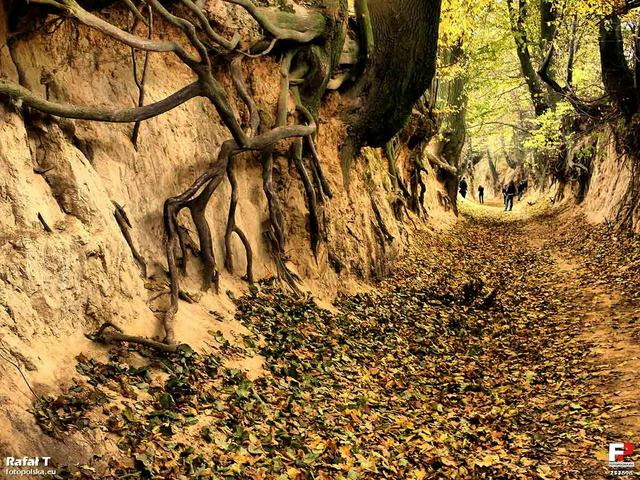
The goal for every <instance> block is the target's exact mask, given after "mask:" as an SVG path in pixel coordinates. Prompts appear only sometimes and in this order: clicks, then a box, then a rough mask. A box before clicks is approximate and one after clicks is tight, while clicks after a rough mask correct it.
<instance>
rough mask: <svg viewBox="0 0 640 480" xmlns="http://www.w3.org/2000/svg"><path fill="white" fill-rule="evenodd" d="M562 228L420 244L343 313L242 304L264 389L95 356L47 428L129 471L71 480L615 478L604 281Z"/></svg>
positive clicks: (47, 406) (206, 363) (274, 297)
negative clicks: (602, 376)
mask: <svg viewBox="0 0 640 480" xmlns="http://www.w3.org/2000/svg"><path fill="white" fill-rule="evenodd" d="M545 222H546V220H545V219H533V220H529V221H528V222H525V221H520V220H517V221H510V222H504V221H501V220H500V219H499V218H494V217H492V216H491V215H488V216H483V217H482V218H475V219H471V220H469V219H468V220H466V221H463V222H461V223H460V224H459V226H457V227H456V228H455V229H454V230H453V231H450V232H445V233H441V234H425V235H416V240H415V242H414V243H413V244H412V246H411V249H410V252H408V254H407V255H406V257H405V258H404V259H403V260H402V261H401V262H400V263H399V265H398V266H397V269H396V271H395V273H394V274H393V275H392V276H391V277H390V278H389V279H387V280H385V281H383V282H382V283H380V284H379V285H378V286H377V288H376V289H375V290H374V291H372V292H369V293H362V294H357V295H343V296H340V297H339V298H337V299H336V301H335V307H336V308H335V310H334V311H331V312H330V311H328V310H324V309H322V308H319V307H318V306H317V304H316V303H315V302H314V300H313V299H312V298H311V297H305V298H301V299H295V298H292V297H291V296H289V295H287V294H286V293H285V292H283V291H282V290H281V289H280V288H279V287H278V286H277V285H276V284H275V283H274V282H273V281H265V282H262V283H260V284H259V285H258V286H257V288H254V289H252V290H251V291H250V292H249V293H248V294H247V295H245V296H243V297H241V298H239V299H237V300H236V303H237V318H238V319H239V320H240V321H241V322H242V323H243V324H244V325H245V326H247V327H248V329H249V330H250V331H251V332H253V334H252V335H249V336H246V337H245V338H244V339H243V344H244V345H243V346H242V347H234V348H233V355H234V356H237V355H238V353H239V352H241V351H244V353H245V354H246V355H247V356H251V355H255V354H260V355H262V356H263V357H264V358H265V370H266V372H267V373H266V375H264V376H263V377H261V378H258V379H256V380H254V381H250V380H249V379H248V378H247V377H246V375H245V373H244V372H242V371H240V370H235V369H230V368H227V367H225V366H224V365H225V363H224V355H225V352H224V349H222V351H220V352H218V353H216V354H206V355H205V354H200V353H197V352H194V351H192V350H191V349H190V348H188V347H186V346H184V347H183V348H181V349H180V351H179V352H178V353H177V354H175V355H172V356H170V357H166V358H161V357H157V356H155V354H154V353H153V352H149V351H146V350H142V349H138V348H131V349H127V348H123V347H118V348H113V349H112V352H111V356H110V360H109V362H107V363H101V362H97V361H95V360H92V359H88V358H86V357H79V358H78V360H79V364H78V371H79V373H80V374H81V375H82V376H83V380H81V379H79V380H78V381H77V384H76V385H75V386H73V387H72V388H70V389H69V392H67V393H65V395H62V396H61V397H59V398H57V399H53V398H48V399H45V400H43V401H41V402H40V403H38V404H37V405H35V407H34V411H35V412H36V418H37V419H38V421H39V423H40V425H41V426H42V428H43V430H45V431H46V432H47V433H50V434H55V435H65V434H69V433H68V432H73V431H77V430H82V429H101V430H103V431H106V432H108V433H107V435H109V436H111V437H112V438H114V439H115V441H116V442H117V444H118V447H119V449H120V451H121V454H120V455H119V456H117V455H116V456H113V455H112V456H111V458H110V459H107V458H106V457H105V458H104V459H99V461H98V462H97V464H96V465H94V466H69V467H68V468H65V469H62V470H60V472H59V475H58V477H59V478H90V479H93V478H96V479H97V478H107V479H109V478H113V479H116V478H125V477H126V478H141V479H144V478H166V479H174V478H175V479H183V478H184V479H253V480H259V479H278V480H286V479H292V480H303V479H338V480H341V479H377V478H380V479H384V478H387V479H404V478H406V479H425V478H442V479H474V478H479V479H480V478H486V479H533V478H541V479H560V478H562V479H592V478H593V479H595V478H604V475H605V474H606V470H605V465H606V464H605V462H603V461H602V459H601V456H602V455H601V452H602V451H603V450H604V449H605V448H606V443H607V442H608V441H609V440H611V438H609V436H610V435H609V430H610V426H608V424H607V423H608V415H609V408H608V407H607V405H605V403H604V400H603V397H602V395H600V393H599V390H598V382H599V377H598V374H597V372H594V371H590V370H587V368H586V366H587V365H590V364H589V363H588V361H587V360H588V357H589V355H590V345H589V344H588V342H585V341H584V340H583V339H581V338H580V336H581V334H582V333H583V330H584V325H583V321H584V318H585V312H583V308H584V305H583V304H582V303H581V298H582V297H581V293H582V290H581V288H582V286H581V284H580V282H581V281H588V280H586V279H577V280H575V281H572V282H569V283H567V278H566V275H565V273H563V272H562V270H561V269H558V266H557V261H556V260H555V259H554V256H553V255H552V250H553V251H554V252H557V251H559V250H558V249H563V250H562V251H564V252H573V250H572V249H577V248H579V247H578V246H575V245H572V244H568V240H567V239H566V238H565V237H564V232H561V231H559V230H558V229H555V230H553V229H552V227H551V225H550V224H547V223H545ZM531 225H534V226H535V228H537V229H538V230H537V231H536V232H537V233H538V234H540V233H541V234H542V235H543V236H544V237H545V238H544V241H542V242H537V243H536V242H531V241H530V236H531V233H532V232H531V228H532V227H531ZM554 238H557V239H558V242H556V243H554V242H553V239H554ZM597 242H598V240H597V239H594V240H593V244H594V245H597V244H598V243H597ZM541 245H542V246H541ZM569 254H572V255H577V253H569ZM621 258H622V257H621ZM585 275H587V276H588V275H589V274H588V273H585ZM585 278H586V277H585ZM617 279H618V277H616V276H615V275H613V274H612V276H611V277H610V281H611V282H612V283H613V284H616V285H618V283H619V284H620V285H626V283H625V282H624V281H622V280H619V281H618V282H616V280H617ZM631 288H632V287H631ZM139 355H143V356H144V357H145V358H146V359H147V363H148V365H147V366H146V367H133V366H132V362H131V359H132V357H133V356H136V357H138V356H139ZM136 364H139V361H137V363H136ZM65 432H67V433H65Z"/></svg>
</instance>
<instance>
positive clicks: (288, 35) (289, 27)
mask: <svg viewBox="0 0 640 480" xmlns="http://www.w3.org/2000/svg"><path fill="white" fill-rule="evenodd" d="M225 1H227V2H229V3H235V4H236V5H241V6H242V7H244V9H245V10H247V12H249V14H250V15H251V16H252V17H253V18H254V19H255V20H256V21H257V22H258V23H259V24H260V26H261V27H262V28H264V29H265V30H266V31H267V32H269V33H270V34H271V35H272V36H273V37H275V38H277V39H278V40H293V41H295V42H298V43H308V42H311V41H312V40H315V39H316V38H318V37H320V36H322V35H323V34H324V33H325V30H326V20H325V18H324V15H322V14H321V13H320V12H317V11H314V10H307V11H306V12H304V13H303V12H296V13H291V12H287V11H284V10H280V9H279V8H277V7H259V6H256V5H255V4H254V3H253V2H252V1H251V0H225Z"/></svg>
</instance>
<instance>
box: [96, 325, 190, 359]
mask: <svg viewBox="0 0 640 480" xmlns="http://www.w3.org/2000/svg"><path fill="white" fill-rule="evenodd" d="M86 337H87V338H88V339H89V340H93V341H94V342H98V343H103V344H106V345H108V344H111V343H134V344H136V345H142V346H143V347H148V348H152V349H154V350H158V351H160V352H165V353H175V352H177V351H178V347H179V345H177V344H167V343H163V342H158V341H156V340H151V339H150V338H145V337H138V336H134V335H126V334H125V333H123V331H122V329H121V328H120V327H118V326H116V325H114V324H113V323H111V322H106V323H103V324H102V325H101V326H100V328H99V329H98V331H97V332H96V333H93V334H89V335H86Z"/></svg>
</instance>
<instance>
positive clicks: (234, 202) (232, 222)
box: [224, 158, 253, 283]
mask: <svg viewBox="0 0 640 480" xmlns="http://www.w3.org/2000/svg"><path fill="white" fill-rule="evenodd" d="M227 178H228V179H229V183H230V184H231V202H230V205H229V218H228V220H227V231H226V233H225V236H224V246H225V258H224V265H225V268H226V269H227V270H229V272H230V273H233V257H232V256H231V236H232V235H233V234H234V233H235V234H236V235H238V237H239V238H240V241H241V242H242V244H243V245H244V249H245V252H246V256H247V274H246V278H247V281H248V282H249V283H253V251H252V249H251V244H250V243H249V239H248V238H247V236H246V235H245V233H244V232H243V231H242V230H241V229H240V227H238V225H236V209H237V207H238V181H237V180H236V176H235V173H234V171H233V158H231V159H230V160H229V163H228V165H227Z"/></svg>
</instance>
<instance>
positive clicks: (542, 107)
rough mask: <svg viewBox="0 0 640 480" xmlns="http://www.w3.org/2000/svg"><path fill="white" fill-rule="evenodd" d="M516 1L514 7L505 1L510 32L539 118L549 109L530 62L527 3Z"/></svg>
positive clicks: (511, 2)
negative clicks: (509, 21) (526, 25)
mask: <svg viewBox="0 0 640 480" xmlns="http://www.w3.org/2000/svg"><path fill="white" fill-rule="evenodd" d="M517 1H518V4H517V5H515V4H514V0H507V6H508V8H509V17H510V20H511V31H512V32H513V39H514V40H515V42H516V48H517V54H518V60H519V61H520V69H521V70H522V75H523V76H524V80H525V82H526V83H527V87H528V89H529V94H530V95H531V101H532V102H533V108H534V110H535V112H536V117H539V116H540V115H542V114H543V113H544V112H546V111H547V110H548V109H549V105H548V104H547V102H546V99H545V94H544V91H543V89H542V85H540V81H539V80H538V74H537V73H536V70H535V69H534V68H533V62H532V61H531V52H530V51H529V40H528V37H527V30H526V27H525V24H526V19H527V2H526V0H517Z"/></svg>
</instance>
